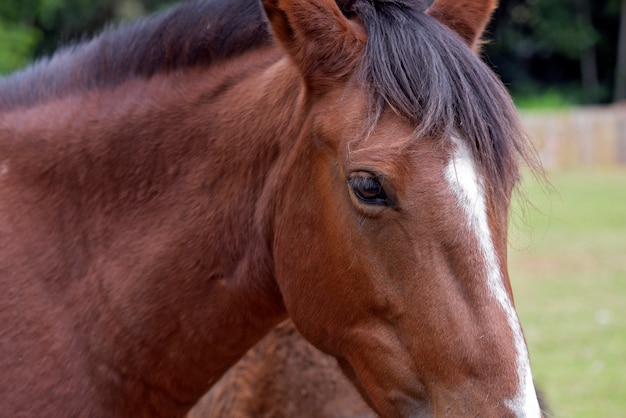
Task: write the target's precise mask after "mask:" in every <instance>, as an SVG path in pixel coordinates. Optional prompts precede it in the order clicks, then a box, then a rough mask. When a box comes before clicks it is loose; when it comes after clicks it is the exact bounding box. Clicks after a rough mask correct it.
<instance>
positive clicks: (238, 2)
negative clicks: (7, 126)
mask: <svg viewBox="0 0 626 418" xmlns="http://www.w3.org/2000/svg"><path fill="white" fill-rule="evenodd" d="M271 42H272V41H271V35H270V32H269V29H268V25H267V22H266V20H265V19H264V18H263V13H262V9H261V4H260V1H259V0H194V1H186V2H183V3H181V4H179V5H177V6H176V7H174V8H172V9H170V10H167V11H165V12H162V13H159V14H156V15H153V16H150V17H147V18H144V19H140V20H138V21H136V22H134V23H132V24H130V25H127V26H122V27H119V28H108V29H106V30H105V31H103V32H102V33H101V34H100V35H98V36H96V37H95V38H94V39H92V40H90V41H88V42H82V43H79V44H76V45H71V46H68V47H65V48H63V49H61V50H59V51H58V52H57V53H55V54H54V55H53V56H52V57H50V58H46V59H43V60H41V61H39V62H37V63H36V64H34V65H32V66H31V67H28V68H26V69H25V70H23V71H20V72H17V73H15V74H13V75H10V76H9V77H7V78H5V79H4V80H2V79H0V109H3V108H15V107H19V106H28V105H32V104H34V103H38V102H42V101H46V100H47V99H50V98H55V97H60V96H63V95H67V94H70V93H72V92H75V91H84V90H89V89H94V88H110V87H115V86H117V85H119V84H121V83H123V82H124V81H127V80H129V79H133V78H140V77H143V78H148V77H151V76H152V75H154V74H156V73H161V72H169V71H174V70H176V69H179V68H184V67H195V66H207V65H210V64H211V63H214V62H216V61H219V60H222V59H227V58H229V57H233V56H236V55H238V54H241V53H243V52H245V51H248V50H251V49H255V48H258V47H261V46H264V45H267V44H269V43H271Z"/></svg>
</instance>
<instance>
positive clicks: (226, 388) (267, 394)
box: [187, 320, 378, 418]
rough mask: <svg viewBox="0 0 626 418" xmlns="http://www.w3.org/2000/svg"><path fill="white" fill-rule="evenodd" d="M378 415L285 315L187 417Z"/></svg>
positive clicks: (353, 417) (333, 417) (357, 417)
mask: <svg viewBox="0 0 626 418" xmlns="http://www.w3.org/2000/svg"><path fill="white" fill-rule="evenodd" d="M222 417H228V418H256V417H265V418H292V417H293V418H376V417H378V415H377V414H376V413H374V411H372V409H371V408H370V407H368V405H367V404H366V403H365V401H364V400H363V399H362V398H361V396H360V395H359V393H358V392H357V391H356V389H355V388H354V386H353V385H352V384H350V382H349V381H348V379H347V378H346V377H345V375H344V374H343V373H342V372H341V370H340V369H339V367H338V366H337V361H336V360H335V359H334V358H333V357H332V356H329V355H326V354H324V353H322V352H321V351H319V350H317V349H316V348H315V347H313V346H312V345H311V344H309V343H307V342H306V340H305V339H304V338H302V336H301V335H300V334H299V333H298V331H297V330H296V329H295V327H294V325H293V322H291V321H289V320H286V321H284V322H282V323H280V324H279V325H278V326H277V327H276V328H274V329H273V330H272V331H270V332H269V333H268V334H267V335H266V336H265V337H263V339H262V340H261V341H260V342H259V343H257V344H256V345H255V346H254V347H252V348H251V349H250V350H249V351H248V352H247V353H246V355H245V356H244V357H243V358H242V359H241V360H239V361H238V362H237V364H235V365H234V366H233V367H231V368H230V370H228V372H226V374H225V375H224V376H222V378H221V379H220V380H219V381H218V382H217V383H216V384H215V385H213V387H212V388H211V390H210V391H209V393H207V394H206V395H205V396H203V397H202V399H200V401H199V402H198V403H197V404H196V405H195V406H194V407H193V409H192V410H191V411H190V412H189V413H188V414H187V418H222Z"/></svg>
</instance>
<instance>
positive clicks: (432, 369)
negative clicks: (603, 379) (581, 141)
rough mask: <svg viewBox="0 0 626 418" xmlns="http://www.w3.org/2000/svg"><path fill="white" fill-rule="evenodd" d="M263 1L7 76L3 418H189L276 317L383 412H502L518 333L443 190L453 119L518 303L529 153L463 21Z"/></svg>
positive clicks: (229, 6) (112, 37)
mask: <svg viewBox="0 0 626 418" xmlns="http://www.w3.org/2000/svg"><path fill="white" fill-rule="evenodd" d="M205 6H206V7H208V9H207V8H205ZM262 6H263V9H261V5H260V4H259V3H257V2H256V1H253V0H236V1H234V2H221V1H211V2H191V3H185V4H184V5H183V6H179V7H176V8H174V9H173V11H172V12H167V13H166V14H164V15H159V16H157V17H156V18H153V19H152V20H150V19H149V20H147V21H143V23H141V24H139V25H137V26H131V28H132V29H129V30H125V29H120V30H119V31H116V30H112V31H106V32H105V33H104V34H103V35H101V36H100V37H98V38H96V39H95V40H94V41H92V42H90V43H86V44H81V45H77V46H75V47H73V48H72V49H69V50H66V51H65V52H61V53H60V54H59V55H58V56H56V57H53V58H52V59H51V60H48V61H43V62H41V63H39V64H37V65H35V66H34V67H32V68H30V69H27V70H26V71H25V72H22V73H20V74H16V75H14V76H11V77H9V78H7V79H6V80H4V81H3V82H2V83H1V84H0V97H2V105H0V287H1V288H2V289H3V292H2V293H1V294H0V370H2V374H1V375H0V405H2V407H3V413H6V414H7V415H9V416H23V417H39V416H55V415H63V416H84V417H91V418H98V417H131V416H132V417H158V416H164V417H176V416H183V415H184V414H186V413H187V412H188V410H189V409H190V408H191V407H192V406H193V405H194V403H195V402H197V400H198V399H199V398H200V397H201V396H202V395H203V394H204V393H205V392H206V391H207V390H208V389H209V388H210V387H211V386H212V385H213V384H214V383H215V382H216V381H217V380H218V379H219V378H220V377H221V376H222V375H223V374H224V373H226V372H227V370H228V369H229V368H230V367H231V366H233V365H234V364H235V363H236V362H237V361H238V360H239V359H240V358H241V357H242V356H243V355H244V354H245V352H246V351H247V350H248V349H249V348H250V347H252V346H253V345H254V344H255V343H256V342H258V341H259V340H260V339H261V338H262V337H263V336H264V335H265V334H267V333H268V332H269V331H270V330H271V329H272V328H273V327H274V326H276V325H277V324H278V323H279V322H281V321H283V320H284V319H286V318H290V319H291V320H292V321H293V322H294V324H295V325H296V327H297V328H298V331H299V332H300V333H301V334H302V335H303V336H304V337H305V338H306V339H307V340H308V341H309V342H311V343H312V344H313V345H315V346H316V347H317V348H319V349H320V350H322V351H324V352H325V353H328V354H330V355H333V356H334V357H336V358H337V359H338V361H339V364H340V365H341V367H342V369H343V370H344V372H345V373H346V375H347V376H348V378H349V379H350V380H351V382H352V383H353V384H354V385H355V386H356V387H357V389H358V390H359V391H360V393H361V394H363V395H364V396H365V398H366V399H367V401H368V403H369V405H371V407H372V408H373V409H374V410H376V412H377V413H379V414H380V415H382V416H385V417H396V416H407V415H413V416H432V415H435V416H439V415H443V414H452V415H467V414H474V415H476V414H478V413H480V414H483V415H491V416H512V415H514V412H513V409H511V408H509V406H507V405H508V404H507V401H508V400H510V399H512V398H514V397H515V396H517V393H518V392H519V390H520V385H521V383H520V382H521V381H522V380H521V377H520V376H518V375H517V374H518V371H517V369H516V367H517V362H516V356H517V355H518V352H517V351H516V348H515V346H514V344H513V339H512V332H513V331H512V329H511V328H510V326H509V323H508V322H507V319H506V315H505V312H504V311H503V309H502V307H501V306H500V305H499V304H498V303H496V301H495V299H494V298H493V297H492V296H490V293H489V291H488V289H487V284H486V280H485V275H486V274H485V269H486V266H485V261H484V259H483V256H482V254H481V252H480V248H479V245H478V242H477V238H476V236H475V235H474V234H473V233H472V230H471V228H470V227H469V226H468V224H467V222H466V221H465V220H464V214H463V211H462V209H461V208H460V207H459V201H458V198H457V196H456V195H455V194H454V192H453V191H452V190H451V189H450V188H449V187H445V185H446V182H447V180H446V176H445V170H446V167H447V166H448V165H449V164H450V161H451V156H452V155H453V154H454V153H455V152H456V149H457V148H458V146H457V145H455V142H454V139H453V133H455V132H456V133H457V134H458V135H460V136H461V138H459V140H462V141H465V142H464V143H465V144H466V145H467V147H468V149H469V152H470V154H471V158H472V159H473V160H475V162H476V165H477V170H478V173H479V175H480V176H481V178H482V179H483V181H484V193H485V195H486V200H487V202H486V204H487V209H486V210H487V217H488V221H489V229H490V236H491V239H492V241H493V246H494V250H495V252H496V253H497V257H498V261H499V266H498V267H499V271H498V277H499V278H500V279H499V280H501V281H502V286H504V288H505V289H507V291H508V295H507V296H506V297H507V298H509V299H510V298H511V295H510V287H509V283H508V275H507V271H506V233H507V214H508V209H509V199H510V195H511V192H512V188H513V187H514V185H515V182H516V180H517V178H518V175H519V170H518V159H519V158H520V157H521V158H525V157H527V156H528V155H529V153H528V148H527V144H526V142H525V141H524V140H525V137H524V135H523V133H522V132H521V130H520V128H519V122H518V120H517V116H516V114H515V110H514V107H513V105H512V103H511V101H510V98H509V97H508V95H507V94H506V91H505V90H504V88H503V87H502V85H501V84H500V83H499V82H498V81H497V80H496V79H495V77H494V76H493V74H492V73H491V72H490V71H489V70H488V69H487V68H486V67H485V66H484V65H483V64H482V63H480V61H479V60H478V59H477V58H476V57H475V56H473V55H472V54H471V52H469V48H468V45H470V46H471V45H473V42H474V41H475V39H474V40H471V42H467V44H463V43H462V42H461V41H459V39H458V38H457V37H456V36H455V35H453V34H452V33H450V31H449V30H447V29H445V28H444V27H443V26H442V25H441V24H440V23H439V22H438V21H436V20H435V19H433V18H431V17H429V16H427V15H425V14H424V13H423V11H424V10H423V9H422V8H419V7H418V6H419V5H416V4H414V3H413V2H403V1H400V0H398V1H394V2H386V1H381V2H369V1H366V0H358V1H354V2H351V4H350V5H349V7H350V10H343V9H340V8H339V7H338V6H337V5H336V4H335V3H334V2H332V1H329V0H318V1H310V0H291V1H289V0H266V1H264V2H263V4H262ZM213 7H215V8H214V9H213ZM342 7H343V6H342ZM238 9H241V10H245V11H246V13H245V16H246V18H245V19H243V20H239V18H236V16H238V14H237V10H238ZM210 11H213V12H216V11H219V12H220V13H219V14H218V15H217V16H214V15H213V14H211V13H209V12H210ZM440 11H441V10H440ZM199 12H203V13H206V16H210V17H211V19H213V20H211V19H208V20H204V15H202V16H200V17H199V18H198V16H193V18H192V17H191V16H189V14H193V13H199ZM263 13H265V15H266V16H267V17H269V26H268V25H267V24H266V23H265V22H266V21H265V20H264V17H263V16H264V14H263ZM459 13H461V14H462V13H464V12H463V11H459ZM214 18H215V19H214ZM189 19H191V20H189ZM461 20H462V21H463V22H465V23H467V24H468V25H470V26H471V27H472V28H474V30H473V32H474V33H476V35H477V36H479V31H480V29H481V28H482V27H483V26H484V19H483V18H481V19H478V20H473V18H472V17H471V16H469V17H467V18H462V19H461ZM189 21H194V22H196V23H197V25H185V22H189ZM398 21H404V22H405V23H406V25H407V26H406V27H407V28H410V30H407V34H409V35H410V36H416V37H419V39H422V40H423V41H424V42H428V44H427V45H426V44H424V43H420V44H416V43H415V42H412V41H410V42H407V41H406V40H407V39H409V40H410V39H411V38H410V37H408V38H407V37H403V36H402V35H401V33H399V30H400V28H399V27H397V25H396V24H395V23H396V22H398ZM242 22H243V23H242ZM213 30H215V32H213ZM270 30H271V32H272V36H273V38H272V37H270V36H269V35H268V34H269V31H270ZM231 31H232V33H234V34H238V35H239V36H235V35H233V38H232V39H230V41H232V42H230V43H229V45H230V47H229V48H227V50H225V51H221V52H220V53H219V54H211V53H210V51H214V50H215V51H217V50H219V45H221V44H220V42H219V41H220V39H222V38H221V37H223V36H226V35H227V34H229V33H231ZM468 33H469V32H468ZM255 34H256V35H255ZM385 34H387V35H390V34H393V36H392V37H391V38H389V39H388V41H389V42H391V43H387V41H385ZM365 35H366V36H365ZM257 38H258V39H257ZM272 39H277V40H278V42H276V43H275V42H273V41H272ZM192 40H193V41H192ZM187 41H188V42H187ZM205 41H206V43H205ZM204 48H207V49H206V50H205V49H204ZM181 50H182V51H184V52H181ZM116 51H119V53H116ZM203 51H205V52H204V53H205V54H206V55H203ZM179 52H180V53H179ZM426 54H431V55H429V56H430V57H431V58H441V59H438V60H437V59H435V60H433V61H432V62H428V60H423V59H420V57H422V56H427V55H426ZM390 70H391V71H390ZM469 101H473V103H469ZM416 133H417V134H416ZM451 331H452V332H451ZM487 395H488V396H487Z"/></svg>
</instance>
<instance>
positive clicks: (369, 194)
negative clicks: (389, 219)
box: [348, 174, 389, 206]
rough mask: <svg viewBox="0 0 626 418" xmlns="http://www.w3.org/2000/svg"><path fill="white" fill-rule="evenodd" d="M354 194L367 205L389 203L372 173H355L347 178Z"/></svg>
mask: <svg viewBox="0 0 626 418" xmlns="http://www.w3.org/2000/svg"><path fill="white" fill-rule="evenodd" d="M348 184H349V185H350V188H351V189H352V192H353V193H354V195H355V196H356V197H357V198H358V199H359V200H360V201H361V202H363V203H367V204H369V205H384V206H388V205H389V199H388V198H387V194H386V193H385V189H383V186H382V184H380V181H378V179H377V178H376V177H374V176H372V175H367V174H355V175H353V176H352V177H350V178H349V179H348Z"/></svg>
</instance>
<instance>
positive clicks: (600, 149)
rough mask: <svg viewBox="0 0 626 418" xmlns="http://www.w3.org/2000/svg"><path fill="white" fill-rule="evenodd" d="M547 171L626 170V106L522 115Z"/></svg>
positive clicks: (525, 113)
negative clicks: (595, 168) (608, 168)
mask: <svg viewBox="0 0 626 418" xmlns="http://www.w3.org/2000/svg"><path fill="white" fill-rule="evenodd" d="M522 120H523V122H524V125H525V126H526V129H527V130H528V132H529V133H530V135H531V136H532V138H533V140H534V141H535V144H536V146H537V149H538V151H539V155H540V156H541V160H542V162H543V164H544V167H545V168H546V169H547V170H555V169H566V168H572V167H579V166H589V167H591V166H611V165H612V166H615V165H623V166H626V104H621V105H614V106H608V107H586V108H574V109H567V110H560V111H550V112H546V111H542V112H522Z"/></svg>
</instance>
